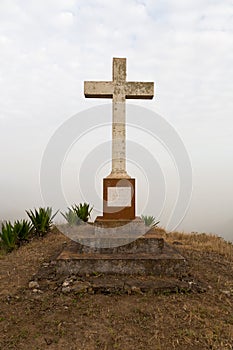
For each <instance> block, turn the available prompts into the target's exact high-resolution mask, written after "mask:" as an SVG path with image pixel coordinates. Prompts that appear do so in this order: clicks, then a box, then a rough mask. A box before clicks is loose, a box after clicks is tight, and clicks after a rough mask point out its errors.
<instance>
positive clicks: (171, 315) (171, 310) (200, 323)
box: [0, 228, 233, 350]
mask: <svg viewBox="0 0 233 350" xmlns="http://www.w3.org/2000/svg"><path fill="white" fill-rule="evenodd" d="M159 231H160V232H158V229H157V228H156V232H154V233H153V234H156V235H160V236H162V237H164V238H165V239H166V241H167V242H170V243H171V244H173V245H174V247H175V248H176V249H178V250H179V251H180V253H181V254H182V255H183V256H184V257H185V258H186V259H187V260H188V263H189V265H190V270H189V276H188V277H189V279H190V280H191V279H192V278H195V279H196V280H199V281H202V282H203V283H205V285H206V292H205V293H198V292H194V293H160V294H157V295H154V294H150V293H143V294H138V293H137V292H135V293H134V294H130V295H125V294H124V295H117V294H109V295H103V294H88V293H67V294H64V293H61V292H60V291H59V289H56V288H52V289H48V290H44V291H42V292H41V293H38V292H37V293H35V292H33V291H32V290H31V289H29V287H28V284H29V281H30V280H32V279H33V276H34V275H35V274H36V272H37V271H38V270H39V268H40V266H41V265H42V264H46V262H48V261H49V260H50V259H51V257H52V256H54V254H56V253H58V252H59V250H61V248H62V246H63V244H65V241H67V238H66V237H64V236H63V235H61V234H59V233H58V232H56V231H54V232H52V233H50V234H48V235H47V236H46V237H45V238H43V239H35V240H33V241H32V242H31V243H30V244H28V245H25V246H23V247H21V248H19V249H18V250H16V251H13V252H12V253H11V254H8V255H4V256H2V258H1V259H0V330H1V332H0V349H4V350H5V349H6V350H8V349H19V350H21V349H22V350H27V349H30V350H32V349H33V350H34V349H35V350H36V349H38V350H39V349H41V350H44V349H49V350H50V349H52V350H57V349H58V350H59V349H61V350H63V349H65V350H79V349H80V350H81V349H82V350H95V349H96V350H100V349H101V350H102V349H105V350H114V349H122V350H133V349H139V350H140V349H141V350H144V349H148V350H163V349H164V350H165V349H176V350H177V349H178V350H189V349H191V350H195V349H196V350H202V349H203V350H206V349H212V350H232V349H233V278H232V276H233V259H232V257H233V246H232V244H230V243H227V242H225V241H224V240H223V239H221V238H219V237H217V236H212V235H205V234H196V233H195V234H185V233H179V232H174V233H166V232H165V231H163V230H162V229H160V230H159Z"/></svg>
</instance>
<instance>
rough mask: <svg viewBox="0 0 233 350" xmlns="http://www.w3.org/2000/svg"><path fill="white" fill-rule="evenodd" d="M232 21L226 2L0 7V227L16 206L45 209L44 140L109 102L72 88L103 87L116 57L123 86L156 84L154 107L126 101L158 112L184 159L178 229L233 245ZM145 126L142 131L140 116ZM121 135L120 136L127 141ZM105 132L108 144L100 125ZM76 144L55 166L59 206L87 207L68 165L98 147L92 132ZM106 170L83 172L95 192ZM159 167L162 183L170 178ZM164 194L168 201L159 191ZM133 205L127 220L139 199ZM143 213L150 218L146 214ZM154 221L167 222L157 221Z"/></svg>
mask: <svg viewBox="0 0 233 350" xmlns="http://www.w3.org/2000/svg"><path fill="white" fill-rule="evenodd" d="M232 18H233V4H232V1H228V0H223V1H221V2H218V1H213V0H211V1H210V0H202V1H199V0H195V1H194V0H185V1H184V0H158V1H153V0H144V1H143V0H142V1H140V0H138V1H137V0H128V1H123V0H117V1H115V0H112V1H107V0H95V1H94V0H93V1H90V0H85V1H84V0H46V1H45V0H44V1H29V0H21V1H20V0H12V1H10V2H9V1H8V0H1V2H0V89H1V97H0V130H1V134H0V149H1V152H0V164H1V172H0V220H6V219H7V220H8V219H11V220H13V219H19V218H23V217H25V209H28V208H30V209H32V208H34V207H38V206H44V205H49V204H50V203H45V202H44V200H43V198H42V195H41V190H40V166H41V160H42V157H43V154H44V151H45V149H46V146H47V144H48V142H49V140H50V139H51V137H52V136H53V134H54V133H55V132H56V130H57V129H58V127H59V126H61V125H62V124H63V123H64V122H66V121H67V120H69V118H70V117H72V116H73V115H76V114H77V113H81V112H82V111H84V110H86V109H88V108H91V107H95V106H97V105H99V104H101V103H106V102H108V103H109V102H110V100H96V99H85V98H84V93H83V82H84V80H111V76H112V57H127V79H128V80H131V81H154V82H155V86H156V89H155V97H154V99H153V100H151V101H147V100H145V101H143V100H140V101H137V100H134V101H133V103H134V104H135V105H140V106H142V107H145V108H148V109H149V110H152V111H154V112H156V113H157V114H159V115H161V116H162V117H163V118H164V119H165V120H166V121H167V122H168V123H169V124H170V125H171V126H172V127H173V128H174V129H175V130H176V132H177V133H178V134H179V136H180V138H181V139H182V140H183V143H184V145H185V148H186V150H187V152H188V154H189V157H190V160H191V163H192V169H193V193H192V199H191V203H190V207H189V210H188V212H187V214H186V216H185V218H184V220H183V222H182V223H181V224H180V225H179V227H178V229H179V230H181V231H182V230H184V231H187V232H191V231H198V232H212V233H216V234H218V235H221V236H223V237H224V238H226V239H228V240H233V212H232V208H233V184H232V178H233V163H232V156H233V138H232V134H233V116H232V115H233V113H232V112H233V98H232V91H233V64H232V63H233V35H232V32H233V21H232ZM130 102H132V101H130V100H128V101H127V103H130ZM109 118H110V121H111V115H110V116H109ZM142 118H143V117H142ZM144 123H145V128H146V118H145V120H144ZM128 129H129V130H128V131H127V132H128V134H127V138H128V139H129V140H131V139H132V140H133V139H136V138H137V135H136V134H135V133H134V132H133V130H131V129H130V128H128ZM105 132H106V133H103V135H105V136H106V142H107V141H110V136H111V130H110V126H109V128H107V129H106V130H105ZM105 136H103V137H105ZM86 137H87V138H86V140H85V137H83V138H82V140H80V144H79V145H74V146H73V148H72V150H71V152H70V154H68V155H67V158H66V160H65V162H64V171H63V173H64V191H66V192H67V195H66V197H67V200H68V202H70V203H68V204H67V205H69V204H73V203H72V201H74V200H75V199H76V200H75V201H76V203H79V202H82V201H84V200H85V201H88V202H90V203H92V204H93V205H95V203H93V198H82V193H81V192H80V198H77V197H78V196H77V197H76V186H77V183H76V179H77V177H75V176H76V175H74V173H73V172H74V167H73V165H74V166H75V172H76V174H77V173H78V167H79V166H81V162H80V158H81V155H82V157H83V158H82V159H85V156H86V157H87V156H88V153H89V150H92V149H94V147H95V145H98V143H99V142H103V138H102V141H100V140H99V139H98V137H99V136H98V133H97V134H93V135H92V134H89V135H87V136H86ZM143 137H144V138H145V139H144V140H143ZM140 138H141V141H142V142H144V141H145V144H146V147H148V149H149V150H150V152H151V153H153V154H154V156H155V157H156V156H157V152H158V163H160V161H161V162H163V159H165V157H167V156H166V155H165V154H164V155H163V151H162V150H161V151H159V149H160V148H159V147H160V146H159V145H158V144H156V145H155V144H153V143H151V144H150V143H149V142H148V140H147V137H146V135H144V136H143V135H140ZM75 150H76V152H75ZM164 153H165V152H164ZM75 157H76V158H77V163H75V161H74V160H75ZM165 163H166V161H165ZM129 167H130V169H131V171H130V175H131V176H134V167H133V166H131V165H130V164H129ZM161 167H162V165H161ZM164 169H166V166H165V167H164ZM108 170H109V169H108V165H106V166H103V168H101V170H99V172H98V174H93V176H94V177H95V176H96V177H97V180H98V181H99V182H100V186H99V187H98V181H97V180H95V181H96V182H97V185H96V188H98V191H99V193H100V196H101V185H102V184H101V182H102V175H103V176H105V175H108V172H109V171H108ZM170 170H171V169H170ZM170 170H169V167H168V168H167V172H166V171H165V172H166V178H167V179H169V178H170V179H171V178H173V173H174V169H173V170H171V171H170ZM142 172H143V171H142ZM144 178H145V179H146V178H147V175H146V174H145V176H144ZM154 181H155V183H156V178H155V179H154ZM145 183H146V182H145ZM87 186H88V183H87ZM171 186H172V185H171ZM173 187H174V188H175V187H176V182H175V183H174V185H173ZM143 188H144V186H143ZM140 191H141V189H140ZM74 194H75V196H74ZM140 196H141V197H140ZM167 196H168V197H169V196H173V194H172V193H171V190H170V187H169V186H168V187H167ZM140 198H141V200H140V202H139V203H138V204H137V206H138V214H141V212H140V210H143V200H144V199H143V195H142V194H141V192H140V195H139V199H140ZM155 201H156V198H155ZM55 209H61V208H54V210H55ZM62 209H63V208H62ZM144 214H150V215H153V208H151V210H150V212H147V213H144ZM159 219H160V220H161V225H163V226H166V225H167V222H166V215H165V216H164V217H162V219H161V218H158V220H159Z"/></svg>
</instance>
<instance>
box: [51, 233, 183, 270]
mask: <svg viewBox="0 0 233 350" xmlns="http://www.w3.org/2000/svg"><path fill="white" fill-rule="evenodd" d="M185 270H186V261H185V259H184V258H183V257H182V256H181V255H180V254H179V253H178V252H177V251H176V250H174V249H173V248H172V247H170V246H169V245H168V244H167V243H165V242H164V240H163V239H162V238H145V237H141V238H138V239H137V240H135V241H133V242H130V243H128V244H126V245H124V246H120V247H119V246H118V247H117V246H115V247H111V248H97V247H94V248H93V247H90V246H85V245H81V244H79V243H77V242H71V243H70V244H69V245H68V246H67V247H66V248H65V249H64V250H63V251H62V253H61V254H60V255H59V256H58V257H57V271H58V272H59V273H63V274H67V275H71V274H77V275H85V274H90V275H91V274H96V273H101V274H120V275H157V276H160V275H165V276H178V275H180V274H183V273H184V272H185Z"/></svg>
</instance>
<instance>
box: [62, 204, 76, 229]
mask: <svg viewBox="0 0 233 350" xmlns="http://www.w3.org/2000/svg"><path fill="white" fill-rule="evenodd" d="M67 209H68V211H67V212H65V213H61V215H62V216H63V217H64V218H65V219H66V221H67V222H68V224H69V225H79V224H81V219H80V218H79V217H78V214H77V213H76V211H75V210H73V209H72V208H67Z"/></svg>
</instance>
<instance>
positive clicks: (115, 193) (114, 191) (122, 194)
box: [107, 187, 131, 207]
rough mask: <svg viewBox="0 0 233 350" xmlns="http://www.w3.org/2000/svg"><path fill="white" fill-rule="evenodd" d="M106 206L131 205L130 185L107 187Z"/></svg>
mask: <svg viewBox="0 0 233 350" xmlns="http://www.w3.org/2000/svg"><path fill="white" fill-rule="evenodd" d="M107 205H108V207H131V187H108V201H107Z"/></svg>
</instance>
